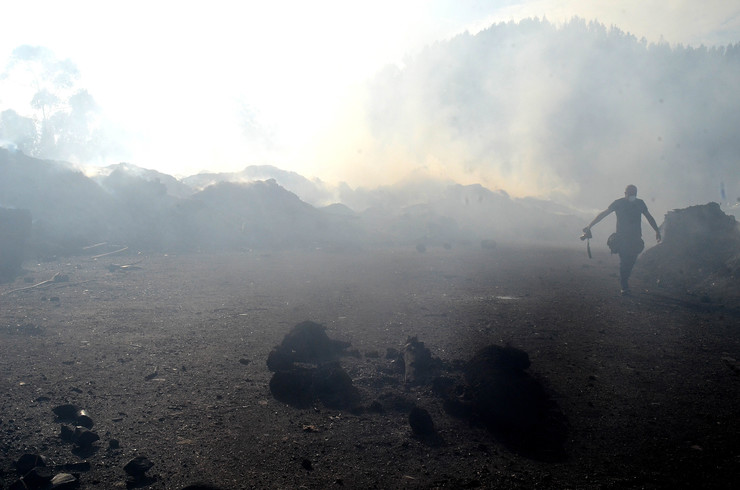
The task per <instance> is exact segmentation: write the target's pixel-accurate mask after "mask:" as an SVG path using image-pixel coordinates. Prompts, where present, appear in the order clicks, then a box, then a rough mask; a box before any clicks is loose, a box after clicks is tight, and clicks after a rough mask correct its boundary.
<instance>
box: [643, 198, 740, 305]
mask: <svg viewBox="0 0 740 490" xmlns="http://www.w3.org/2000/svg"><path fill="white" fill-rule="evenodd" d="M635 272H636V273H637V275H638V276H639V277H641V278H642V279H645V280H647V281H649V282H651V283H653V284H655V285H656V286H657V287H660V288H667V289H673V290H682V291H686V292H688V293H690V294H696V295H701V296H702V298H704V299H709V298H711V299H712V300H714V299H730V298H738V297H740V287H739V286H738V284H739V283H738V280H737V279H738V277H740V228H739V227H738V223H737V222H736V220H735V217H734V216H730V215H727V214H725V213H724V212H722V210H721V209H720V207H719V204H717V203H714V202H711V203H708V204H704V205H697V206H690V207H688V208H685V209H675V210H673V211H670V212H668V213H667V214H666V216H665V221H664V223H663V241H662V242H661V243H660V244H658V245H657V246H655V247H653V248H651V249H650V250H647V251H646V252H645V253H644V254H643V255H642V257H640V262H639V267H638V269H637V270H636V271H635Z"/></svg>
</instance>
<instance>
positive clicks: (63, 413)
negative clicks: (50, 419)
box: [52, 403, 94, 429]
mask: <svg viewBox="0 0 740 490" xmlns="http://www.w3.org/2000/svg"><path fill="white" fill-rule="evenodd" d="M52 412H54V415H56V416H57V419H58V420H60V421H63V422H74V424H75V425H80V426H82V427H86V428H88V429H92V428H93V425H94V422H93V420H92V418H90V416H89V415H88V413H87V412H86V411H85V410H82V409H80V408H79V407H77V406H76V405H72V404H69V403H68V404H64V405H58V406H56V407H54V408H53V409H52Z"/></svg>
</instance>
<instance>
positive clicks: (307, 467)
mask: <svg viewBox="0 0 740 490" xmlns="http://www.w3.org/2000/svg"><path fill="white" fill-rule="evenodd" d="M301 466H302V467H303V469H304V470H306V471H311V470H313V465H312V464H311V461H309V460H307V459H305V458H304V459H303V461H301Z"/></svg>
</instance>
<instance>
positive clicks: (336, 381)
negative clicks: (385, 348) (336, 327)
mask: <svg viewBox="0 0 740 490" xmlns="http://www.w3.org/2000/svg"><path fill="white" fill-rule="evenodd" d="M349 346H350V344H349V342H342V341H339V340H334V339H330V338H329V337H328V336H327V335H326V328H325V327H324V326H323V325H320V324H318V323H314V322H311V321H305V322H301V323H299V324H297V325H296V326H295V327H293V329H292V330H291V331H290V332H288V333H287V334H286V335H285V338H284V339H283V341H282V343H281V344H280V345H278V346H276V347H275V348H274V349H273V350H272V351H271V352H270V354H269V355H268V357H267V367H268V368H269V369H270V371H272V372H273V373H274V374H273V376H272V379H270V392H271V393H272V396H274V397H275V399H277V400H280V401H282V402H284V403H287V404H289V405H292V406H294V407H300V408H305V407H309V406H311V404H312V403H314V402H316V401H320V402H321V403H323V404H324V405H325V406H327V407H332V408H349V407H352V406H353V405H354V403H355V401H356V399H357V391H356V389H355V387H354V386H353V384H352V378H350V376H349V375H348V374H347V372H346V371H345V370H344V368H342V366H341V365H340V364H339V358H340V357H341V356H342V355H344V354H345V353H346V349H347V347H349Z"/></svg>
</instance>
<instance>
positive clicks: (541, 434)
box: [267, 321, 568, 461]
mask: <svg viewBox="0 0 740 490" xmlns="http://www.w3.org/2000/svg"><path fill="white" fill-rule="evenodd" d="M325 330H326V329H325V327H324V326H323V325H320V324H318V323H314V322H312V321H304V322H302V323H299V324H297V325H296V326H295V327H293V329H292V330H291V331H290V332H288V333H287V334H286V335H285V338H284V339H283V341H282V343H281V344H279V345H278V346H276V347H275V348H274V349H273V350H272V351H271V352H270V354H269V356H268V358H267V366H268V368H269V369H270V370H271V371H272V372H273V373H274V374H273V377H272V379H271V380H270V391H271V393H272V395H273V396H274V397H275V399H277V400H279V401H281V402H283V403H286V404H288V405H291V406H293V407H295V408H307V407H310V406H320V405H323V406H326V407H329V408H343V409H349V410H350V411H352V412H358V413H359V412H364V413H389V412H390V413H392V412H402V413H406V414H407V418H408V423H409V425H410V429H411V435H412V436H413V437H415V438H418V439H420V440H422V441H424V442H425V443H427V444H439V443H442V442H443V438H442V437H441V436H440V435H439V434H437V431H436V429H435V423H434V421H433V418H432V416H431V414H430V412H429V411H428V410H426V409H425V408H424V407H423V406H420V405H419V403H422V404H424V403H425V402H424V401H423V400H422V398H423V397H422V398H420V397H419V394H420V393H427V394H432V395H434V396H436V397H438V399H441V400H440V401H441V402H442V405H443V409H444V412H446V414H447V415H449V416H451V417H454V418H458V419H462V420H465V421H467V422H468V423H470V424H473V425H477V426H481V427H484V428H486V429H488V431H489V432H491V433H492V434H493V435H494V437H495V438H496V439H497V440H499V441H501V442H502V443H503V444H505V445H506V446H507V447H509V448H510V449H511V450H513V451H515V452H517V453H520V454H522V455H525V456H528V457H531V458H535V459H541V460H552V461H556V460H561V459H562V458H563V457H564V456H565V449H564V445H565V442H566V439H567V433H568V421H567V418H566V417H565V415H564V414H563V413H562V411H561V410H560V408H559V407H558V404H557V403H556V402H555V400H554V399H553V398H552V397H551V396H550V394H549V393H548V390H546V388H545V387H544V386H543V385H542V384H541V383H540V382H539V381H538V380H537V379H536V378H535V377H534V376H532V375H531V374H529V373H528V372H527V370H528V369H529V367H530V360H529V355H528V354H527V353H526V352H524V351H522V350H520V349H516V348H514V347H511V346H498V345H489V346H486V347H484V348H482V349H480V350H479V351H478V352H476V353H475V355H474V356H473V357H472V358H471V359H470V360H468V361H462V360H453V361H449V362H445V361H442V360H441V359H439V358H436V357H434V356H433V355H432V353H431V351H430V350H429V348H428V347H426V346H425V345H424V343H423V342H421V341H419V340H418V338H417V337H415V336H414V337H409V338H408V339H407V340H406V342H405V345H404V347H403V349H402V350H401V351H398V350H396V349H393V348H389V349H388V351H387V355H386V356H385V359H381V357H380V355H378V354H377V352H375V353H374V354H373V355H370V354H369V353H368V354H367V355H366V356H365V362H363V363H362V364H363V365H364V368H363V369H361V370H360V371H364V372H365V376H364V378H362V377H361V379H360V382H361V383H363V382H364V384H363V386H364V388H363V390H358V389H356V388H355V386H354V383H353V379H352V377H351V376H350V375H349V374H348V372H347V371H345V370H344V368H343V367H342V366H341V365H340V359H341V358H343V357H345V356H347V357H356V358H358V359H359V356H360V354H359V352H355V354H354V355H351V356H349V354H352V352H347V351H346V349H347V348H348V347H349V345H350V344H349V343H347V342H342V341H339V340H333V339H330V338H329V337H328V336H327V335H326V332H325ZM342 362H347V361H346V360H342ZM350 364H351V361H350ZM368 364H370V365H373V366H374V368H371V369H369V370H368V369H367V366H368ZM354 366H355V368H354V369H353V368H350V372H355V373H357V372H358V370H357V369H356V364H355V365H354ZM368 373H374V374H368ZM373 376H376V377H377V379H376V380H375V381H374V382H373V380H371V379H368V378H372V377H373ZM371 400H372V401H371ZM429 402H430V400H426V403H429Z"/></svg>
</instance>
